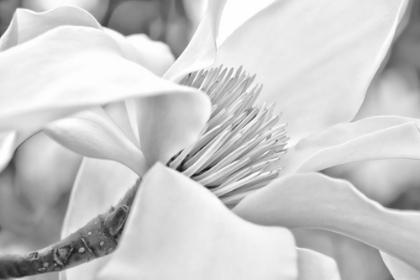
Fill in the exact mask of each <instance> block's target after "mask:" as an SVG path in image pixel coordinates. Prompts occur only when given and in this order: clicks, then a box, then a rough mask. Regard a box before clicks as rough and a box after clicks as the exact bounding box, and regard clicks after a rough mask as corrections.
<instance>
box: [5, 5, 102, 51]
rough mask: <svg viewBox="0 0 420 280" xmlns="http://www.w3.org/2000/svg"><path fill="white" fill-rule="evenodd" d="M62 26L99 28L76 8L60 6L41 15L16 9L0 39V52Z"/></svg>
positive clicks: (92, 18)
mask: <svg viewBox="0 0 420 280" xmlns="http://www.w3.org/2000/svg"><path fill="white" fill-rule="evenodd" d="M63 25H73V26H84V27H92V28H97V29H100V28H101V25H100V24H99V23H98V22H97V21H96V19H95V18H94V17H93V16H92V15H91V14H90V13H88V12H87V11H85V10H83V9H80V8H77V7H71V6H62V7H58V8H56V9H53V10H50V11H47V12H43V13H36V12H33V11H30V10H26V9H17V10H16V12H15V14H14V16H13V19H12V21H11V23H10V25H9V27H8V28H7V30H6V32H5V33H4V34H3V36H2V37H1V38H0V51H5V50H7V49H9V48H11V47H14V46H16V45H19V44H22V43H24V42H26V41H28V40H30V39H33V38H35V37H37V36H39V35H41V34H43V33H45V32H47V31H49V30H51V29H53V28H56V27H59V26H63Z"/></svg>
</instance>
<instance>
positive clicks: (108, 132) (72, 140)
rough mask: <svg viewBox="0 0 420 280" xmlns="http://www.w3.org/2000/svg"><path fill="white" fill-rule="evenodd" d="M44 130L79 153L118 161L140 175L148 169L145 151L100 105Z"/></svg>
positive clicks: (57, 122) (59, 121)
mask: <svg viewBox="0 0 420 280" xmlns="http://www.w3.org/2000/svg"><path fill="white" fill-rule="evenodd" d="M44 132H45V133H47V134H48V135H49V136H50V137H51V138H53V139H54V140H55V141H57V142H59V143H61V144H62V145H64V146H65V147H67V148H68V149H70V150H72V151H74V152H76V153H78V154H81V155H84V156H88V157H93V158H100V159H110V160H115V161H118V162H120V163H122V164H124V165H126V166H127V167H129V168H131V169H132V170H133V171H134V172H136V173H137V174H139V175H143V174H144V173H146V170H147V169H148V166H147V164H146V161H145V159H144V156H143V153H142V152H141V151H140V150H139V148H138V147H137V146H136V145H135V144H134V143H133V142H131V141H130V140H129V139H128V138H127V137H126V136H125V134H124V133H123V132H122V131H121V129H120V128H119V126H118V125H117V124H116V123H115V121H114V120H113V119H112V118H111V117H110V116H109V115H108V114H107V113H106V112H105V110H104V109H102V108H101V107H99V106H98V107H94V108H92V109H90V110H86V111H82V112H80V113H77V114H75V115H73V116H71V117H68V118H65V119H61V120H58V121H55V122H53V123H50V124H49V125H48V126H47V127H46V128H44Z"/></svg>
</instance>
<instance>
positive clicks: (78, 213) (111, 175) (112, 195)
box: [60, 158, 138, 280]
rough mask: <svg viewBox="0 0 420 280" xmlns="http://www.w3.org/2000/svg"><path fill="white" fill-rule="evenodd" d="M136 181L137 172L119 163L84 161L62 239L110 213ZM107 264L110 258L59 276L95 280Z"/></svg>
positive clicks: (71, 279) (94, 160)
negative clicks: (101, 214) (110, 209)
mask: <svg viewBox="0 0 420 280" xmlns="http://www.w3.org/2000/svg"><path fill="white" fill-rule="evenodd" d="M137 178H138V176H137V175H136V174H135V173H134V172H132V171H131V170H130V169H128V168H127V167H125V166H123V165H121V164H119V163H117V162H113V161H105V160H97V159H89V158H85V159H84V160H83V162H82V166H81V167H80V170H79V173H78V175H77V179H76V182H75V184H74V187H73V190H72V194H71V197H70V202H69V207H68V210H67V214H66V218H65V220H64V225H63V231H62V234H61V236H62V237H66V236H67V235H69V234H70V233H73V232H75V231H76V230H78V229H79V228H80V227H82V226H83V225H84V224H86V223H87V222H88V221H89V220H91V219H93V218H94V217H96V216H97V215H98V214H100V213H103V212H105V211H107V210H108V209H109V208H110V207H111V206H112V205H113V204H115V203H117V202H118V200H119V199H120V198H122V197H123V196H124V194H125V192H126V191H127V190H128V188H130V187H131V186H133V184H134V183H135V182H136V180H137ZM108 260H109V257H105V258H101V259H98V260H95V261H94V262H90V263H87V264H84V265H81V266H77V267H74V268H72V269H70V270H67V271H66V272H63V273H60V274H61V275H60V277H63V275H64V274H65V275H66V276H67V280H92V279H94V275H95V274H96V273H97V271H98V270H99V269H100V268H101V267H102V266H103V265H104V264H105V263H106V262H107V261H108ZM61 279H63V278H61Z"/></svg>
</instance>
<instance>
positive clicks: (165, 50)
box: [0, 0, 420, 280]
mask: <svg viewBox="0 0 420 280" xmlns="http://www.w3.org/2000/svg"><path fill="white" fill-rule="evenodd" d="M408 3H409V1H405V0H399V1H380V0H369V1H365V0H363V1H362V0H356V1H354V0H353V1H349V0H345V1H339V2H337V1H331V0H314V1H301V0H294V1H292V0H278V1H272V0H271V1H259V2H258V3H257V2H256V1H239V0H227V1H226V0H213V1H212V0H209V1H208V4H207V9H206V11H205V13H204V14H203V15H202V17H201V22H200V24H199V25H198V27H197V29H196V31H195V33H194V35H193V36H192V38H191V40H190V42H189V44H188V45H187V46H186V48H185V50H184V52H183V53H182V54H181V55H180V56H179V57H178V58H177V59H175V58H174V56H173V54H172V53H171V51H170V49H169V47H168V46H166V45H165V44H164V43H161V42H157V41H153V40H151V39H150V38H148V37H147V36H146V35H142V34H137V35H130V36H124V35H122V34H120V33H118V32H116V31H114V30H111V29H109V28H106V27H102V26H101V25H100V23H99V22H98V21H97V20H96V19H95V18H94V17H93V16H92V15H90V14H89V13H88V12H87V11H85V10H83V9H81V8H77V7H71V6H62V7H58V8H55V9H52V10H50V11H47V12H42V13H36V12H33V11H29V10H25V9H20V10H17V11H16V12H15V14H14V17H13V19H12V21H11V23H10V25H9V27H8V29H7V30H6V31H5V33H4V34H3V36H2V37H1V39H0V50H1V52H0V65H2V66H1V67H0V129H1V131H0V133H1V134H0V135H1V138H0V140H1V142H0V168H2V169H4V168H6V166H7V165H8V164H9V162H10V160H11V158H12V157H13V153H14V151H15V149H16V148H17V147H19V145H21V144H22V143H23V142H24V141H25V140H26V139H28V138H29V137H30V136H31V135H33V134H35V133H36V132H39V131H43V132H44V133H45V134H47V135H48V136H49V137H50V138H51V139H53V140H54V141H56V142H57V143H59V144H61V145H62V146H64V147H65V148H67V149H69V150H71V151H73V152H75V153H77V154H80V155H82V156H84V158H83V160H82V164H81V165H80V168H79V170H78V173H77V176H76V179H75V182H74V185H73V188H72V192H71V196H70V200H69V204H68V207H67V212H66V216H65V219H64V222H63V227H62V236H61V237H62V240H61V241H58V243H57V244H58V245H54V244H53V245H51V246H50V247H47V248H46V249H42V250H39V251H35V252H32V253H30V254H29V255H27V256H23V257H19V256H15V257H13V258H11V257H9V256H4V257H2V256H1V255H2V252H1V251H0V278H1V277H3V278H5V279H7V277H18V276H26V275H30V274H38V273H40V274H42V273H45V272H54V271H60V279H67V280H76V279H77V280H82V279H86V280H90V279H127V280H128V279H167V278H172V279H299V280H305V279H350V278H347V276H345V275H343V273H342V272H343V267H342V263H343V262H345V260H344V261H343V260H337V259H335V258H333V257H331V256H326V255H324V254H321V253H319V252H317V251H315V250H312V248H309V249H308V248H300V242H301V240H300V238H301V237H299V238H297V237H295V235H294V234H295V231H294V230H295V229H303V230H305V229H319V230H324V231H330V232H334V233H337V234H340V235H344V236H347V237H350V238H352V239H355V240H358V241H360V242H363V243H365V244H367V245H369V246H371V247H372V248H375V250H378V251H379V252H380V254H381V256H382V258H383V261H384V263H385V264H386V266H387V268H388V269H389V271H390V273H391V274H392V276H393V277H394V278H395V279H397V280H399V279H401V280H402V279H419V278H420V262H419V260H420V244H419V242H418V236H419V234H420V226H419V225H420V215H419V213H417V212H415V211H399V210H393V209H389V208H386V207H384V206H382V205H380V204H379V203H378V202H376V201H374V200H372V199H370V198H368V197H367V196H366V195H365V194H363V193H362V192H361V191H359V190H358V189H357V188H356V187H355V186H353V185H352V183H351V182H349V181H346V180H340V179H335V178H332V177H329V176H327V175H325V174H323V173H321V171H322V170H324V169H327V168H330V167H334V166H339V165H343V164H348V163H355V162H361V161H371V160H372V161H373V160H383V159H412V160H419V159H420V131H419V125H420V120H419V119H414V118H408V117H403V116H375V117H368V118H363V119H359V120H357V121H354V118H355V116H356V114H357V113H358V111H359V109H360V107H361V105H362V103H363V101H364V98H365V94H366V91H367V90H368V87H369V86H370V83H371V81H372V79H373V78H374V76H375V75H376V73H377V72H378V70H379V69H380V68H381V65H383V61H384V60H385V59H386V57H387V54H388V52H389V49H390V48H391V45H392V43H393V41H394V38H395V37H396V35H397V33H398V28H399V27H400V26H401V24H402V22H403V17H404V15H405V14H406V11H407V9H408V8H407V7H408V6H409V5H408ZM17 78H19V79H17ZM45 180H48V178H46V179H45ZM372 184H375V180H374V179H372ZM112 205H114V206H112ZM111 206H112V207H111ZM95 217H96V218H95ZM92 219H93V220H92ZM307 234H310V231H308V232H307ZM60 242H61V243H60ZM66 242H67V243H66ZM111 243H112V244H111ZM117 245H118V247H117ZM39 249H41V248H39ZM114 251H115V252H114ZM105 255H106V256H105ZM85 262H86V263H85ZM87 262H88V263H87ZM2 266H3V267H2ZM73 266H74V267H73ZM29 272H30V273H29ZM41 279H42V278H41Z"/></svg>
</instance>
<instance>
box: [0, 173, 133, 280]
mask: <svg viewBox="0 0 420 280" xmlns="http://www.w3.org/2000/svg"><path fill="white" fill-rule="evenodd" d="M140 181H141V180H140V179H139V180H137V182H136V183H135V184H134V186H133V187H132V188H130V189H129V190H128V191H127V193H126V194H125V195H124V197H123V198H122V199H121V200H120V202H118V204H117V205H116V206H115V207H111V209H110V210H109V211H107V212H105V213H103V214H100V215H98V216H97V217H96V218H93V219H92V220H91V221H89V222H88V223H87V224H86V225H85V226H83V227H82V228H80V229H78V230H77V231H76V232H74V233H72V234H70V235H69V236H67V237H66V238H64V239H62V240H60V241H58V242H57V243H54V244H52V245H50V246H48V247H46V248H44V249H41V250H38V251H34V252H31V253H29V254H25V255H5V256H0V279H8V278H19V277H24V276H30V275H36V274H42V273H47V272H58V271H63V270H66V269H68V268H71V267H74V266H77V265H80V264H83V263H86V262H89V261H91V260H94V259H97V258H100V257H103V256H105V255H108V254H110V253H112V252H114V251H115V249H116V248H117V245H118V242H119V239H120V237H121V234H122V231H123V229H124V225H125V221H126V220H127V217H128V215H129V213H130V209H131V206H132V204H133V200H134V197H135V195H136V192H137V189H138V187H139V185H140Z"/></svg>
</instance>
